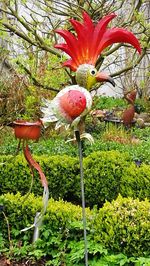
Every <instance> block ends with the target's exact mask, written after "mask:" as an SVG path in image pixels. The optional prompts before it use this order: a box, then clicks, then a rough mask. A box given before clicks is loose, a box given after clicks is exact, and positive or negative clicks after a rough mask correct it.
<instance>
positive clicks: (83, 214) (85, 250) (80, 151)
mask: <svg viewBox="0 0 150 266" xmlns="http://www.w3.org/2000/svg"><path fill="white" fill-rule="evenodd" d="M75 136H76V140H77V143H78V151H79V161H80V180H81V197H82V218H83V231H84V252H85V254H84V255H85V266H88V248H87V233H86V212H85V195H84V179H83V156H82V143H81V139H80V132H79V131H78V130H76V131H75Z"/></svg>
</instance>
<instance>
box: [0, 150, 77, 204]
mask: <svg viewBox="0 0 150 266" xmlns="http://www.w3.org/2000/svg"><path fill="white" fill-rule="evenodd" d="M34 158H35V159H36V161H37V162H38V163H39V164H40V166H41V168H42V169H43V172H44V174H45V176H46V177H47V179H48V184H49V193H50V197H53V198H54V199H59V198H63V199H65V200H68V199H69V200H70V201H74V200H78V199H76V196H75V198H73V197H74V195H75V190H76V189H77V190H78V189H79V190H80V188H79V187H80V181H79V182H78V181H77V179H78V178H79V163H78V160H77V159H76V158H72V157H69V156H66V155H64V156H59V155H57V156H51V157H48V156H38V157H37V156H34ZM31 178H32V177H31V173H30V168H29V167H28V164H27V162H26V160H25V159H24V157H23V156H20V155H18V156H16V157H12V156H2V157H0V194H4V193H7V192H12V193H17V192H18V191H19V192H20V193H21V194H22V195H24V194H25V193H27V192H28V191H29V187H30V183H31ZM32 192H34V193H35V194H36V195H42V194H43V187H42V185H41V182H40V177H39V174H38V172H37V171H36V170H35V171H34V184H33V187H32Z"/></svg>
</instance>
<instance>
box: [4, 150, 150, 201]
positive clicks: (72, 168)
mask: <svg viewBox="0 0 150 266" xmlns="http://www.w3.org/2000/svg"><path fill="white" fill-rule="evenodd" d="M34 158H35V159H36V161H37V162H39V164H40V165H41V167H42V169H43V172H44V173H45V175H46V177H47V179H48V184H49V191H50V197H53V198H54V199H59V198H63V199H64V200H68V201H71V202H75V203H78V204H80V203H81V196H80V194H81V193H80V176H79V161H78V158H73V157H70V156H67V155H63V156H61V155H56V156H44V155H43V156H34ZM83 166H84V179H85V195H86V204H87V206H93V205H98V206H102V205H103V203H104V202H105V200H108V201H111V200H112V199H115V198H116V197H117V196H118V193H120V194H121V195H122V196H132V197H133V198H136V197H137V196H138V197H139V199H144V198H145V197H148V198H149V195H150V187H149V182H150V166H149V165H145V164H144V163H142V164H141V165H140V166H137V165H136V164H135V163H134V162H133V161H132V160H131V157H130V156H129V154H128V153H124V154H122V153H120V152H118V151H103V152H94V153H91V155H89V156H88V157H86V158H84V160H83ZM0 171H1V174H0V193H1V194H3V193H7V192H13V193H17V191H20V193H21V194H23V195H24V194H25V193H27V192H28V190H29V187H30V183H31V173H30V169H29V167H28V166H27V163H26V161H25V159H24V158H23V156H20V155H18V156H16V157H13V156H1V157H0ZM32 192H34V193H35V195H42V193H43V187H42V186H41V182H40V180H39V175H38V172H36V171H34V185H33V188H32Z"/></svg>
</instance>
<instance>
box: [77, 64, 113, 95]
mask: <svg viewBox="0 0 150 266" xmlns="http://www.w3.org/2000/svg"><path fill="white" fill-rule="evenodd" d="M76 81H77V84H79V85H80V86H82V87H84V88H87V89H88V90H90V88H91V87H92V86H93V85H95V84H96V83H97V82H104V81H108V82H110V83H111V84H112V85H113V86H115V82H114V80H113V78H111V77H110V76H109V75H108V74H106V73H104V72H98V71H97V69H96V68H95V67H94V66H93V65H89V64H83V65H80V66H79V67H78V68H77V71H76Z"/></svg>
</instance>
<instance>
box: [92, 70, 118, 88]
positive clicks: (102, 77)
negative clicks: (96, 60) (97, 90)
mask: <svg viewBox="0 0 150 266" xmlns="http://www.w3.org/2000/svg"><path fill="white" fill-rule="evenodd" d="M96 80H97V82H104V81H105V82H110V83H111V84H112V85H113V86H114V87H115V82H114V80H113V78H112V77H110V76H109V75H108V74H106V73H104V72H98V73H97V75H96Z"/></svg>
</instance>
